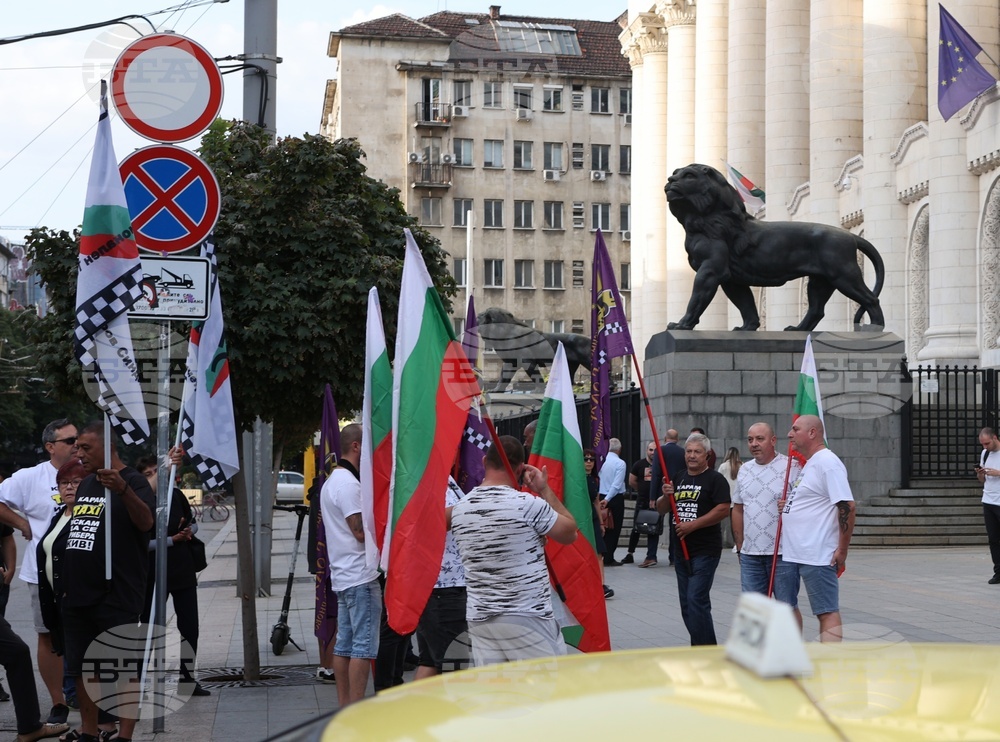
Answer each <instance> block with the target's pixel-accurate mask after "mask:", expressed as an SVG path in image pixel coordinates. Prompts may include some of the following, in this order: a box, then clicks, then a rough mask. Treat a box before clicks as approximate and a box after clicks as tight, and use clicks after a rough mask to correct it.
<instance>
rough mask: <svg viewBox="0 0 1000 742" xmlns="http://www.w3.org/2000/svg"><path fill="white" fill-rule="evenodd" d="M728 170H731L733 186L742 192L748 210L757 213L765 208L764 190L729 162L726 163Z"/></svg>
mask: <svg viewBox="0 0 1000 742" xmlns="http://www.w3.org/2000/svg"><path fill="white" fill-rule="evenodd" d="M726 170H728V171H729V179H730V180H731V181H732V182H733V188H735V189H736V191H737V192H738V193H739V194H740V198H742V199H743V203H744V204H746V208H747V211H749V212H750V214H751V215H756V214H757V212H758V211H760V210H761V209H763V208H764V200H765V199H764V191H762V190H761V189H760V188H758V187H757V186H755V185H754V184H753V182H752V181H751V180H750V179H749V178H748V177H746V176H745V175H744V174H743V173H741V172H740V171H739V170H737V169H736V168H734V167H733V166H732V165H730V164H729V163H728V162H727V163H726Z"/></svg>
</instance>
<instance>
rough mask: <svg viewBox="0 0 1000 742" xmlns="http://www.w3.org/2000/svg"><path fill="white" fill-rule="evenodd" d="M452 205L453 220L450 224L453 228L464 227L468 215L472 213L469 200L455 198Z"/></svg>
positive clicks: (466, 224)
mask: <svg viewBox="0 0 1000 742" xmlns="http://www.w3.org/2000/svg"><path fill="white" fill-rule="evenodd" d="M452 203H453V204H454V214H453V216H454V218H453V219H452V220H451V223H452V225H453V226H455V227H466V226H468V224H469V221H468V213H469V212H470V211H472V199H471V198H456V199H455V200H454V201H453V202H452Z"/></svg>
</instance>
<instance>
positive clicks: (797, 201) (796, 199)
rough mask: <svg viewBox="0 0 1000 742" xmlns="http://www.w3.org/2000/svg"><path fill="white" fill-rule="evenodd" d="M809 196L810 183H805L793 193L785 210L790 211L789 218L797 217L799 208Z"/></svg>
mask: <svg viewBox="0 0 1000 742" xmlns="http://www.w3.org/2000/svg"><path fill="white" fill-rule="evenodd" d="M808 195H809V183H808V182H807V183H803V184H802V185H800V186H799V187H798V188H796V189H795V190H794V191H792V197H791V198H790V199H788V203H786V204H785V208H786V209H787V210H788V216H795V212H796V211H798V210H799V206H801V205H802V202H803V201H804V200H805V197H806V196H808Z"/></svg>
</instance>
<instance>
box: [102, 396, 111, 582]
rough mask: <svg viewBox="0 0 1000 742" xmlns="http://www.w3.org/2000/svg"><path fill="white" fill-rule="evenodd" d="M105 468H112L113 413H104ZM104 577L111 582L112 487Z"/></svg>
mask: <svg viewBox="0 0 1000 742" xmlns="http://www.w3.org/2000/svg"><path fill="white" fill-rule="evenodd" d="M104 468H105V469H110V468H111V415H110V414H109V413H107V412H105V413H104ZM104 579H105V580H107V581H108V582H111V488H110V487H105V488H104Z"/></svg>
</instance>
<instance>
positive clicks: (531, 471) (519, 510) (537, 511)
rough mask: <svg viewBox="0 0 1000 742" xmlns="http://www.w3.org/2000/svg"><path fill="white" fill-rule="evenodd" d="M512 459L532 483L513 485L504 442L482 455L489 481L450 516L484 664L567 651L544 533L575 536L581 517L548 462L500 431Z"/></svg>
mask: <svg viewBox="0 0 1000 742" xmlns="http://www.w3.org/2000/svg"><path fill="white" fill-rule="evenodd" d="M500 444H501V445H502V446H503V448H504V452H505V453H506V455H507V460H508V461H509V462H510V466H511V468H512V469H513V470H514V476H515V478H517V479H520V478H521V477H522V475H523V478H524V483H525V484H526V485H527V487H528V488H529V489H530V490H531V491H532V492H535V493H537V494H538V495H540V497H535V495H532V494H531V493H529V492H519V491H518V490H516V489H514V488H513V487H512V486H511V485H512V484H513V482H511V481H510V477H509V476H508V474H507V469H506V467H505V466H504V464H503V460H502V459H501V458H500V453H499V451H498V449H497V446H490V448H489V450H488V451H487V452H486V456H485V458H484V459H483V464H484V468H485V471H486V474H485V476H484V477H483V483H482V484H481V485H480V486H479V487H476V488H475V489H474V490H472V491H471V492H470V493H469V494H467V495H466V496H465V497H464V498H462V500H461V501H460V502H459V503H458V504H457V505H455V506H454V507H453V508H450V509H449V510H448V511H447V513H448V524H449V527H450V528H451V531H452V534H454V536H455V543H456V545H457V546H458V553H459V555H460V556H461V558H462V566H463V567H464V569H465V584H466V618H467V619H468V623H469V638H470V639H471V641H472V661H473V663H474V664H475V665H476V666H477V667H481V666H483V665H491V664H497V663H500V662H509V661H513V660H523V659H530V658H532V657H551V656H554V655H559V654H565V653H566V644H565V642H564V641H563V639H562V636H561V635H560V632H559V627H558V626H557V625H556V620H555V616H554V614H553V612H552V595H551V588H550V586H549V575H548V570H547V569H546V566H545V539H546V537H548V538H551V539H554V540H555V541H557V542H558V543H560V544H570V543H573V540H574V539H575V538H576V532H577V529H576V521H575V520H573V516H572V515H570V513H569V511H568V510H566V507H565V506H564V505H563V504H562V503H561V502H560V501H559V498H558V497H556V495H555V493H554V492H553V491H552V489H551V488H550V487H549V485H548V475H547V473H546V471H545V470H539V469H536V468H535V467H533V466H528V465H526V464H525V463H524V448H523V447H522V446H521V443H520V441H518V440H517V438H514V437H512V436H509V435H505V436H501V437H500Z"/></svg>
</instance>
